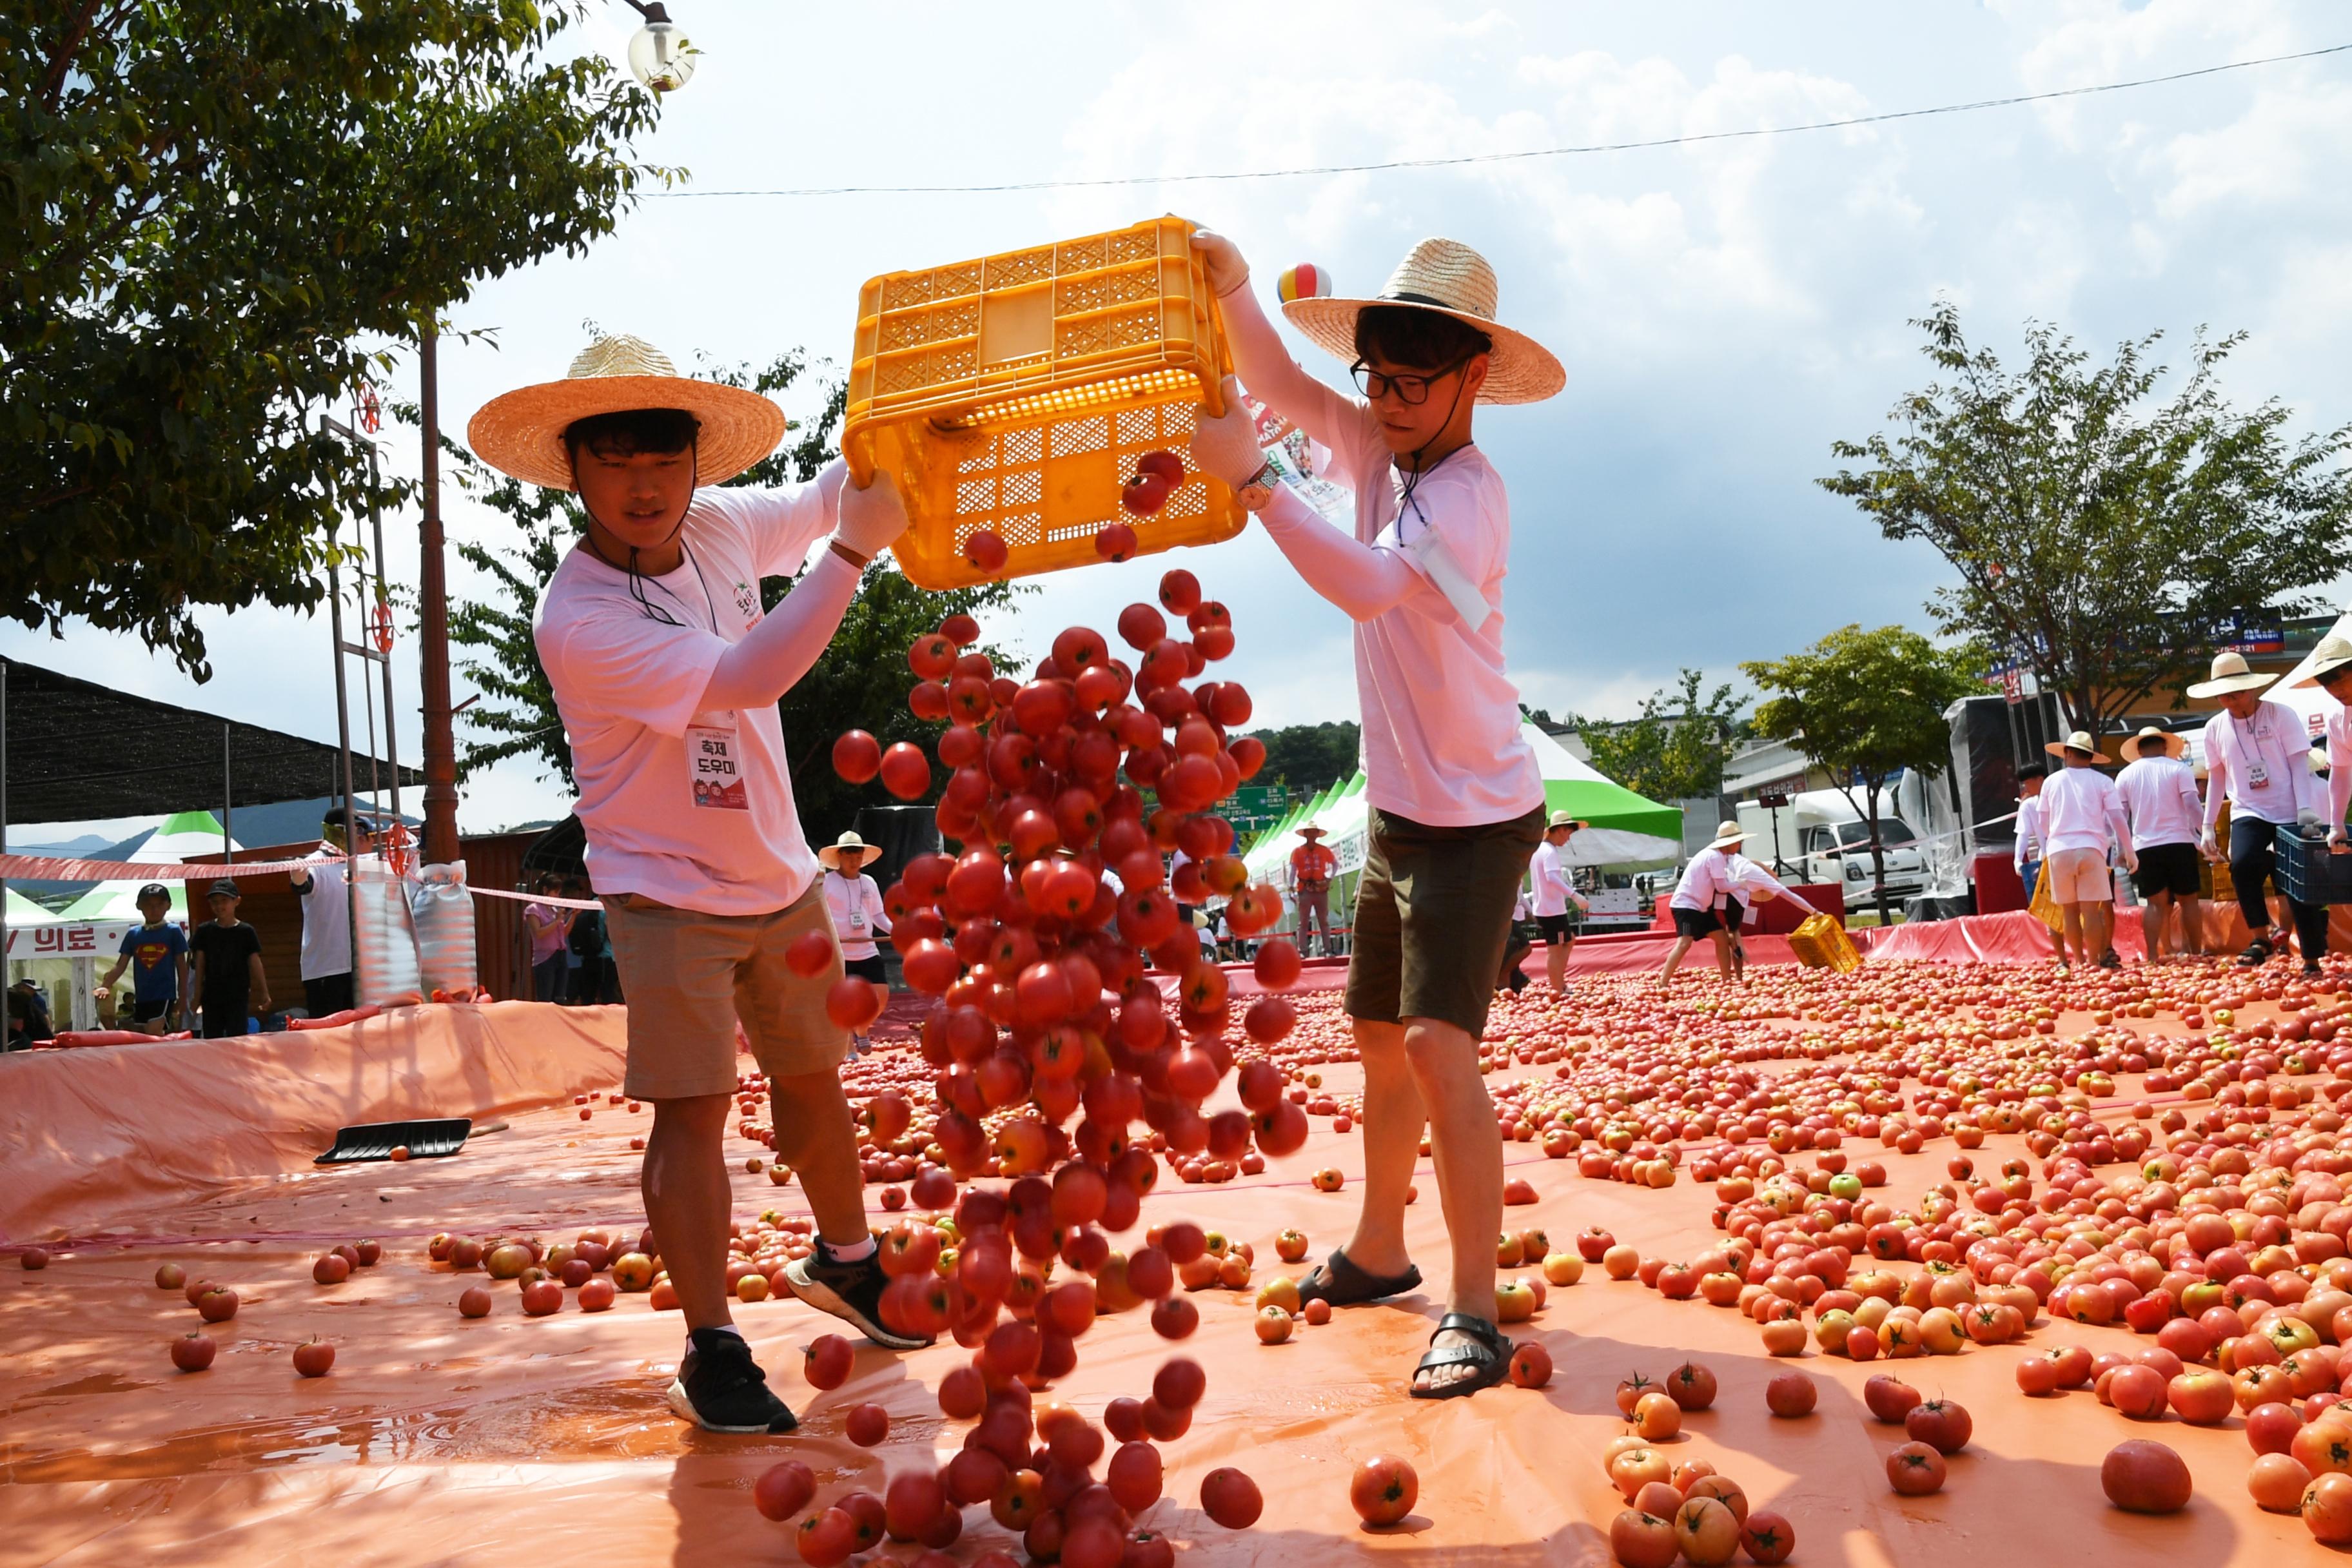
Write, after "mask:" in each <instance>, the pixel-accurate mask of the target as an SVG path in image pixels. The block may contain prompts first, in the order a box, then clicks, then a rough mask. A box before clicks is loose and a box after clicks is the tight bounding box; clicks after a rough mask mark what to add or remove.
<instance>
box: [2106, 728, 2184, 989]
mask: <svg viewBox="0 0 2352 1568" xmlns="http://www.w3.org/2000/svg"><path fill="white" fill-rule="evenodd" d="M2188 749H2189V742H2186V741H2184V740H2182V739H2181V738H2180V737H2179V736H2178V735H2174V734H2168V733H2167V732H2166V731H2162V730H2159V729H2158V728H2157V727H2156V726H2155V725H2153V724H2150V725H2148V726H2147V728H2146V729H2143V730H2142V731H2140V732H2139V733H2138V734H2137V735H2135V736H2134V737H2132V739H2131V740H2130V741H2129V742H2126V744H2125V746H2124V747H2123V753H2124V755H2125V756H2126V757H2128V758H2129V759H2130V760H2129V761H2128V762H2126V763H2125V764H2124V771H2123V772H2122V773H2117V774H2116V794H2117V795H2122V796H2123V800H2124V815H2125V816H2126V817H2128V818H2130V819H2131V836H2132V847H2133V848H2134V849H2135V850H2137V852H2138V854H2139V869H2138V870H2137V871H2135V872H2133V873H2132V887H2133V889H2135V890H2136V891H2137V892H2138V894H2139V896H2140V901H2141V902H2142V903H2143V904H2145V905H2146V906H2147V912H2146V913H2145V914H2144V915H2143V916H2142V917H2141V927H2140V929H2141V931H2142V933H2143V934H2144V935H2145V937H2146V939H2147V961H2148V962H2149V963H2168V962H2170V958H2171V955H2176V954H2177V955H2182V956H2186V955H2188V954H2190V953H2200V952H2204V951H2205V889H2204V885H2203V883H2202V881H2201V879H2200V878H2199V876H2198V869H2197V868H2198V859H2197V838H2198V833H2199V824H2200V822H2201V821H2202V820H2203V816H2204V811H2205V803H2204V802H2203V801H2201V800H2200V799H2198V798H2197V773H2196V770H2195V769H2193V768H2191V767H2190V766H2189V764H2188V763H2185V762H2183V761H2181V760H2180V759H2181V753H2182V752H2186V751H2188ZM2176 912H2178V914H2179V921H2178V923H2177V924H2176V922H2175V921H2174V920H2173V918H2172V917H2173V915H2174V914H2175V913H2176Z"/></svg>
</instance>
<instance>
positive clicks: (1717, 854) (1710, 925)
mask: <svg viewBox="0 0 2352 1568" xmlns="http://www.w3.org/2000/svg"><path fill="white" fill-rule="evenodd" d="M1747 838H1748V835H1747V834H1745V833H1743V832H1741V831H1740V829H1739V825H1738V823H1736V822H1725V823H1719V824H1717V826H1716V829H1715V838H1714V840H1713V841H1712V842H1710V843H1709V844H1708V845H1707V846H1706V848H1704V849H1702V850H1700V851H1699V852H1698V853H1697V854H1696V855H1694V856H1692V857H1691V858H1690V864H1688V865H1687V866H1685V867H1684V868H1683V874H1682V878H1681V879H1680V880H1678V881H1676V882H1675V890H1674V896H1673V897H1671V898H1670V899H1668V900H1666V907H1667V909H1668V910H1670V911H1671V912H1672V914H1673V916H1674V921H1675V941H1674V945H1673V946H1671V947H1669V948H1667V949H1666V963H1665V967H1664V968H1663V969H1661V970H1660V971H1659V972H1658V984H1659V985H1660V987H1661V988H1663V987H1664V986H1665V985H1666V984H1669V983H1670V982H1671V981H1672V980H1673V979H1674V977H1675V970H1676V969H1677V968H1679V967H1681V965H1682V962H1683V954H1685V953H1686V952H1689V951H1690V945H1691V943H1692V942H1696V941H1697V940H1698V939H1699V938H1700V937H1707V938H1709V939H1711V940H1712V941H1713V942H1714V943H1715V967H1716V970H1717V973H1719V974H1720V975H1721V976H1722V978H1723V983H1724V984H1726V985H1730V984H1736V983H1737V982H1738V971H1737V965H1736V964H1735V963H1734V961H1733V957H1732V952H1731V931H1730V928H1729V927H1728V926H1727V925H1725V924H1724V921H1723V908H1724V905H1725V903H1726V902H1727V900H1732V899H1733V895H1734V894H1735V892H1736V891H1737V884H1736V881H1735V877H1734V872H1733V868H1732V851H1734V850H1736V849H1738V847H1739V846H1740V845H1741V844H1743V843H1745V842H1746V841H1747Z"/></svg>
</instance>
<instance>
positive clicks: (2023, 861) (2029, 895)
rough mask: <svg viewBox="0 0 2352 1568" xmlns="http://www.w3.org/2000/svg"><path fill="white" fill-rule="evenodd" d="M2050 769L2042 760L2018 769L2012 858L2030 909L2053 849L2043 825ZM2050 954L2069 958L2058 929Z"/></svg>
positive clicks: (2055, 932) (2051, 939)
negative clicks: (2044, 784) (2045, 783)
mask: <svg viewBox="0 0 2352 1568" xmlns="http://www.w3.org/2000/svg"><path fill="white" fill-rule="evenodd" d="M2049 772H2050V770H2049V769H2048V768H2046V767H2044V766H2043V765H2042V763H2026V764H2025V765H2024V766H2023V767H2021V768H2019V769H2018V770H2017V847H2016V848H2015V849H2013V850H2012V851H2011V859H2012V860H2013V861H2014V862H2015V864H2016V866H2017V879H2018V880H2019V881H2020V882H2021V883H2023V884H2024V886H2025V904H2026V907H2027V908H2028V909H2032V907H2033V889H2035V888H2037V887H2039V886H2041V883H2042V861H2043V859H2044V858H2046V856H2047V854H2048V851H2049V835H2048V834H2047V833H2046V832H2045V831H2043V829H2042V780H2043V779H2044V777H2045V776H2046V775H2047V774H2048V773H2049ZM2043 929H2045V930H2050V928H2048V927H2044V928H2043ZM2050 955H2051V956H2052V957H2053V958H2055V959H2056V960H2057V961H2058V962H2059V963H2065V962H2066V943H2065V942H2064V941H2063V939H2062V938H2061V937H2060V936H2059V934H2058V932H2057V931H2054V930H2050Z"/></svg>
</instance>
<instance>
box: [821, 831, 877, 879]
mask: <svg viewBox="0 0 2352 1568" xmlns="http://www.w3.org/2000/svg"><path fill="white" fill-rule="evenodd" d="M848 855H855V856H856V857H857V864H856V865H855V866H852V867H850V868H849V869H850V870H852V871H856V870H860V869H863V868H865V867H866V866H868V865H871V864H872V863H873V862H875V861H877V860H879V859H880V858H882V849H881V847H880V846H879V845H875V844H868V843H866V840H864V839H863V838H860V837H857V835H856V832H854V831H853V832H849V833H845V834H843V835H842V836H841V837H838V838H836V839H835V840H834V841H833V842H832V843H831V844H828V845H826V846H825V847H824V848H822V849H820V850H818V851H817V852H816V858H817V862H818V864H820V865H822V866H823V867H824V868H825V869H826V870H828V871H838V870H840V869H842V864H841V862H842V858H843V857H845V856H848Z"/></svg>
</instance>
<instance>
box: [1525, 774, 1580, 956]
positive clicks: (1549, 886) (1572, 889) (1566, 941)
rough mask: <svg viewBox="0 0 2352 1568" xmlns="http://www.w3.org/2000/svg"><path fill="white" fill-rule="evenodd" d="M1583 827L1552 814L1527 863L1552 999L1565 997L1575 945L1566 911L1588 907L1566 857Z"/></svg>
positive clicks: (1562, 813)
mask: <svg viewBox="0 0 2352 1568" xmlns="http://www.w3.org/2000/svg"><path fill="white" fill-rule="evenodd" d="M1582 826H1584V824H1583V823H1581V822H1579V821H1578V820H1577V819H1576V818H1575V816H1572V815H1571V814H1570V813H1568V812H1565V811H1555V812H1553V813H1552V814H1551V816H1550V817H1549V819H1548V820H1547V821H1546V822H1545V823H1544V836H1543V842H1542V843H1540V844H1538V845H1537V846H1536V847H1535V853H1534V854H1533V855H1532V856H1530V857H1529V858H1528V889H1529V890H1530V891H1531V892H1532V893H1533V895H1534V896H1533V898H1532V899H1530V900H1529V901H1528V907H1529V909H1530V910H1531V911H1532V912H1533V913H1534V915H1535V917H1536V929H1537V930H1538V931H1540V932H1542V934H1543V941H1544V978H1545V979H1546V980H1549V982H1551V994H1553V995H1555V996H1565V995H1567V994H1568V955H1569V952H1570V949H1571V948H1573V947H1574V946H1575V943H1576V921H1575V917H1574V916H1572V915H1570V913H1569V910H1570V909H1571V908H1573V909H1578V910H1582V909H1587V908H1590V907H1591V906H1590V905H1588V904H1587V903H1586V902H1585V899H1584V895H1583V894H1581V893H1580V892H1578V891H1577V890H1576V878H1575V874H1574V872H1573V870H1572V869H1571V868H1570V860H1569V858H1568V841H1569V840H1570V839H1571V838H1573V837H1576V834H1577V830H1578V829H1579V828H1580V827H1582Z"/></svg>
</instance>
